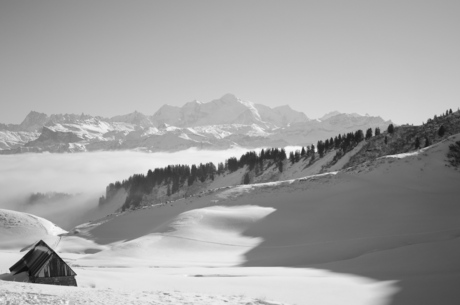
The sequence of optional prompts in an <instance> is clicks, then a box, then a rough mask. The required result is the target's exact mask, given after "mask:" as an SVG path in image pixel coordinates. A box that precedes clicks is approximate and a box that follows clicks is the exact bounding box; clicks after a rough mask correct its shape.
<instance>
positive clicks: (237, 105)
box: [0, 94, 391, 154]
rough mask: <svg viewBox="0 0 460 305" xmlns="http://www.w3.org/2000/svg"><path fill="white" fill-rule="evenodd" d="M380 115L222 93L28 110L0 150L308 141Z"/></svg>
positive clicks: (8, 130) (1, 130) (371, 123)
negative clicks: (270, 103)
mask: <svg viewBox="0 0 460 305" xmlns="http://www.w3.org/2000/svg"><path fill="white" fill-rule="evenodd" d="M390 123H391V122H390V121H384V120H383V119H382V118H380V117H372V116H368V115H366V116H362V115H358V114H344V113H339V112H337V111H335V112H331V113H328V114H326V115H325V116H323V117H322V118H320V119H315V120H312V119H309V118H308V117H307V116H306V115H305V114H304V113H302V112H299V111H295V110H293V109H291V108H290V107H289V106H287V105H286V106H280V107H275V108H270V107H267V106H264V105H261V104H254V103H252V102H248V101H244V100H241V99H238V98H237V97H235V96H234V95H232V94H226V95H224V96H223V97H221V98H220V99H216V100H213V101H211V102H208V103H202V102H199V101H193V102H189V103H186V104H185V105H184V106H182V107H177V106H170V105H164V106H162V107H161V108H160V109H159V110H158V111H157V112H155V113H154V114H153V115H151V116H148V115H144V114H142V113H139V112H133V113H130V114H126V115H120V116H115V117H112V118H103V117H93V116H90V115H85V114H81V115H76V114H53V115H50V116H48V115H46V114H43V113H38V112H35V111H32V112H30V113H29V114H28V115H27V117H26V118H25V119H24V121H23V122H22V123H21V124H8V125H6V124H0V153H2V154H12V153H21V152H44V151H48V152H83V151H97V150H141V151H177V150H182V149H187V148H190V147H197V148H206V149H226V148H229V147H233V146H241V147H249V148H254V147H262V146H271V147H274V146H276V147H284V146H288V145H308V144H313V143H316V142H317V141H318V140H325V139H328V138H330V137H333V136H336V135H338V134H339V133H344V132H349V131H355V130H357V129H363V130H364V129H367V128H375V127H381V128H386V126H388V125H389V124H390Z"/></svg>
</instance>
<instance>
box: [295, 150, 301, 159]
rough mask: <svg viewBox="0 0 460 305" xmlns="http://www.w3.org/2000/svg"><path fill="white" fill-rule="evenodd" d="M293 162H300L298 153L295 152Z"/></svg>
mask: <svg viewBox="0 0 460 305" xmlns="http://www.w3.org/2000/svg"><path fill="white" fill-rule="evenodd" d="M294 158H295V162H299V161H300V151H298V150H296V151H295V154H294Z"/></svg>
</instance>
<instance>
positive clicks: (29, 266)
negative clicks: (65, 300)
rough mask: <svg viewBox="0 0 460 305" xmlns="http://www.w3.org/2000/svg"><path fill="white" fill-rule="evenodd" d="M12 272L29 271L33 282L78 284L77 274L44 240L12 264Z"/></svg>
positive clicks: (65, 284)
mask: <svg viewBox="0 0 460 305" xmlns="http://www.w3.org/2000/svg"><path fill="white" fill-rule="evenodd" d="M10 272H11V273H12V274H18V273H21V272H28V274H29V281H30V282H31V283H38V284H51V285H63V286H77V281H76V280H75V276H76V275H77V274H76V273H75V272H74V271H73V270H72V268H70V267H69V265H67V264H66V263H65V262H64V261H63V260H62V258H60V257H59V255H57V254H56V252H54V250H53V249H51V247H50V246H48V245H47V244H46V243H45V242H44V241H43V240H40V241H39V242H38V243H36V244H35V245H34V246H33V247H32V249H31V250H30V251H29V252H27V254H26V255H24V257H23V258H21V259H20V260H19V261H18V262H17V263H16V264H14V265H13V266H11V268H10Z"/></svg>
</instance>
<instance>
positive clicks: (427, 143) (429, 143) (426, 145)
mask: <svg viewBox="0 0 460 305" xmlns="http://www.w3.org/2000/svg"><path fill="white" fill-rule="evenodd" d="M430 145H431V142H430V139H428V137H425V147H428V146H430Z"/></svg>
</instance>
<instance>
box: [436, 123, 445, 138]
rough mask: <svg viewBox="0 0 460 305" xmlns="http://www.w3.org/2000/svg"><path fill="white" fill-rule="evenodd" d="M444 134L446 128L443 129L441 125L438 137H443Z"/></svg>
mask: <svg viewBox="0 0 460 305" xmlns="http://www.w3.org/2000/svg"><path fill="white" fill-rule="evenodd" d="M445 133H446V128H445V127H444V125H441V127H439V129H438V136H440V137H443V136H444V134H445Z"/></svg>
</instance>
